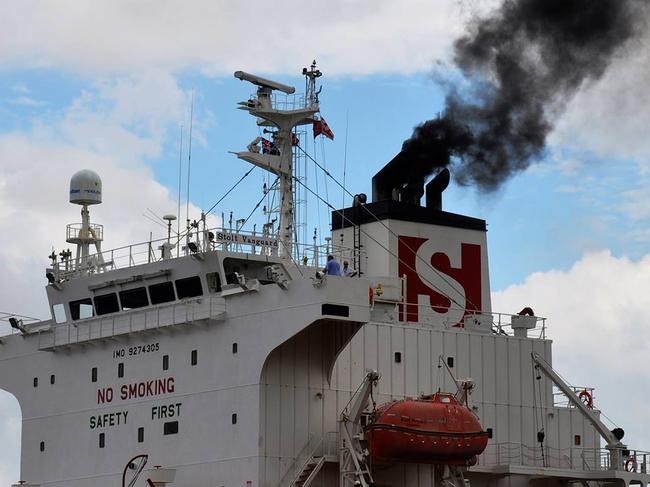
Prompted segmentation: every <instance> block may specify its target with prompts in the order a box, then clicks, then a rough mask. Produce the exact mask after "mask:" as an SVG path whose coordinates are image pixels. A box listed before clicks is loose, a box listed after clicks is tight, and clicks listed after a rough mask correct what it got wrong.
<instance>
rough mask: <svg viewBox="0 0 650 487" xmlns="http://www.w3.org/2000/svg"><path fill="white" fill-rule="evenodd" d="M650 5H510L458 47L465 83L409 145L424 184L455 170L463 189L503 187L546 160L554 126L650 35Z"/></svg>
mask: <svg viewBox="0 0 650 487" xmlns="http://www.w3.org/2000/svg"><path fill="white" fill-rule="evenodd" d="M649 3H650V0H505V1H504V2H503V4H502V5H501V7H500V8H499V9H498V10H496V11H495V12H494V13H492V14H490V15H489V16H487V17H484V18H480V19H476V20H474V21H473V22H471V24H470V25H469V29H468V32H467V34H466V35H464V36H463V37H461V38H460V39H458V40H456V42H455V43H454V57H453V60H454V64H455V66H456V67H457V68H458V72H459V73H460V78H459V79H458V80H457V82H456V83H453V84H452V83H451V82H449V81H447V82H446V83H445V86H446V88H447V96H446V103H445V105H446V107H445V111H444V112H443V114H442V115H441V116H439V117H438V118H436V119H433V120H429V121H427V122H424V123H423V124H421V125H419V126H417V127H416V128H415V129H414V132H413V135H412V136H411V138H410V139H408V140H406V141H405V142H404V144H403V146H402V151H403V152H404V153H405V155H406V156H408V157H405V159H407V160H408V161H409V163H408V164H409V167H408V169H407V171H404V172H403V173H404V174H409V178H415V179H419V178H420V177H423V176H427V175H429V174H431V173H432V172H433V171H435V169H436V168H439V167H446V166H448V165H452V167H453V168H454V175H455V178H456V180H457V181H458V182H459V183H460V184H472V185H476V186H477V187H478V188H480V189H482V190H485V191H492V190H495V189H497V188H498V187H499V186H500V185H501V183H503V182H504V181H506V180H507V179H508V178H509V177H511V176H512V175H513V174H515V173H517V172H519V171H522V170H523V169H526V168H527V167H528V166H529V165H530V164H531V163H532V162H534V161H537V160H539V159H541V158H542V157H543V156H544V152H545V147H546V138H547V136H548V134H549V133H550V131H551V130H552V129H553V122H554V120H555V119H556V118H557V116H558V115H559V114H560V113H561V112H562V109H563V107H564V106H565V105H566V103H567V102H568V101H569V100H570V99H571V97H572V96H573V95H574V94H575V93H576V92H577V91H578V90H579V89H580V88H581V87H583V86H584V85H585V84H586V83H589V82H593V81H594V80H597V79H599V78H600V77H601V76H602V75H603V73H604V72H605V71H606V70H607V68H608V67H609V66H610V64H611V63H612V61H613V60H614V59H615V58H616V56H618V55H620V54H622V52H623V50H624V49H623V48H625V47H626V46H628V45H629V42H630V41H631V40H632V39H634V38H635V37H636V36H637V35H638V34H639V33H640V32H641V31H642V30H643V28H644V27H645V22H646V20H647V16H646V13H647V7H648V4H649Z"/></svg>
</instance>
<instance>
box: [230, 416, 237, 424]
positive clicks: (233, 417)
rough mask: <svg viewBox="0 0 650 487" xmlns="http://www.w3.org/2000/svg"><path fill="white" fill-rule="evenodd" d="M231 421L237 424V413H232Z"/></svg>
mask: <svg viewBox="0 0 650 487" xmlns="http://www.w3.org/2000/svg"><path fill="white" fill-rule="evenodd" d="M230 421H231V422H232V424H237V413H232V417H231V418H230Z"/></svg>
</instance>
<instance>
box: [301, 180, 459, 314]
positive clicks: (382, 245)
mask: <svg viewBox="0 0 650 487" xmlns="http://www.w3.org/2000/svg"><path fill="white" fill-rule="evenodd" d="M294 180H296V182H297V183H298V184H301V185H303V186H304V188H305V189H306V190H307V191H309V192H310V193H311V194H313V195H314V196H315V197H316V198H318V199H319V200H320V201H322V202H323V203H324V204H325V205H326V206H327V207H329V208H330V209H331V210H332V211H334V212H336V213H338V214H339V215H341V217H342V218H343V219H345V220H347V221H349V222H350V223H354V222H353V221H352V220H351V219H350V218H348V217H346V216H345V215H344V214H343V213H342V212H341V211H340V210H337V209H336V208H334V207H333V206H332V205H331V204H330V203H329V202H327V201H325V200H324V199H323V198H322V197H321V196H320V195H318V194H316V193H314V191H312V190H311V189H310V188H308V187H307V186H305V185H304V184H303V183H302V182H301V181H298V180H297V179H296V178H295V177H294ZM362 231H363V233H364V234H365V236H366V237H368V238H369V239H370V240H372V241H373V242H375V243H376V244H377V245H379V246H380V247H381V248H382V249H384V250H385V251H386V252H388V254H390V255H392V256H393V257H395V258H396V259H397V260H398V261H399V262H401V263H402V264H404V265H405V266H406V267H407V268H408V269H409V270H411V271H413V272H415V273H417V271H416V270H415V269H414V268H413V267H411V266H410V265H409V264H407V263H406V262H404V261H403V260H402V259H400V258H399V256H398V255H396V254H395V253H393V252H391V251H390V249H389V248H388V247H386V246H385V245H384V244H382V243H381V242H380V241H379V240H377V239H375V238H374V237H373V236H372V235H370V234H369V233H368V232H366V231H365V230H362ZM411 251H412V249H411ZM420 278H421V279H423V280H424V281H425V282H427V283H428V284H430V285H431V287H432V289H436V290H438V291H440V292H441V293H442V290H441V289H440V288H439V287H437V286H436V285H435V284H433V283H432V282H431V281H429V280H427V279H425V278H423V277H420ZM443 295H444V294H443ZM447 298H449V300H450V301H451V302H453V303H454V304H456V305H457V306H458V307H459V308H460V309H465V306H462V305H461V304H460V303H459V302H458V301H456V300H455V299H454V298H452V297H451V296H447Z"/></svg>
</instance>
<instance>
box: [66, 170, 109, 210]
mask: <svg viewBox="0 0 650 487" xmlns="http://www.w3.org/2000/svg"><path fill="white" fill-rule="evenodd" d="M101 202H102V180H101V178H100V177H99V174H97V173H96V172H95V171H91V170H90V169H82V170H81V171H78V172H76V173H75V174H74V175H73V176H72V178H71V179H70V203H75V204H77V205H97V204H99V203H101Z"/></svg>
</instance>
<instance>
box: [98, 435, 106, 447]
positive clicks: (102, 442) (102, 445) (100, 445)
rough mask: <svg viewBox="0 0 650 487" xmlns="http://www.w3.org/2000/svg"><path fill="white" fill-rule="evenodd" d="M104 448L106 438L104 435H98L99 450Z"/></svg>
mask: <svg viewBox="0 0 650 487" xmlns="http://www.w3.org/2000/svg"><path fill="white" fill-rule="evenodd" d="M104 446H106V436H105V435H104V433H99V448H104Z"/></svg>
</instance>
